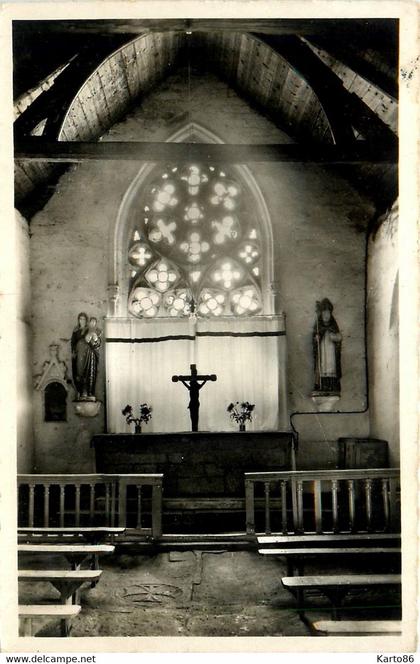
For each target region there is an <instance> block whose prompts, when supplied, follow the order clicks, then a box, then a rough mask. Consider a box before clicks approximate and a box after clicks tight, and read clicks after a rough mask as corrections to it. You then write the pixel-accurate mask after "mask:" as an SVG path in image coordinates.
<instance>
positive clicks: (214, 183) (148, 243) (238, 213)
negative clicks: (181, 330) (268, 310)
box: [127, 164, 262, 318]
mask: <svg viewBox="0 0 420 664" xmlns="http://www.w3.org/2000/svg"><path fill="white" fill-rule="evenodd" d="M127 259H128V260H127V266H128V278H129V280H130V289H129V301H128V308H129V311H130V313H131V314H132V315H133V316H136V317H139V318H154V317H168V316H175V317H179V316H188V315H189V314H190V313H191V312H193V311H194V312H195V313H196V314H197V315H199V316H203V317H206V316H245V315H247V316H250V315H256V314H258V313H261V307H262V304H261V282H260V280H261V260H262V251H261V241H260V234H259V224H258V219H257V218H256V216H255V212H254V207H253V206H252V204H250V201H249V195H248V194H247V192H246V191H245V190H244V188H243V187H242V186H241V184H239V182H238V181H237V179H236V178H235V176H234V175H233V174H230V173H229V172H227V170H221V169H220V168H217V167H216V166H211V165H210V166H207V165H200V164H192V165H189V166H186V167H183V168H179V167H176V166H174V167H168V168H166V169H165V170H164V172H163V173H162V171H160V173H159V175H157V176H156V171H155V172H154V175H153V174H152V176H151V178H150V179H149V181H148V182H146V184H145V186H144V188H143V194H142V199H140V207H139V209H138V212H137V217H136V222H135V224H134V226H133V227H132V229H131V235H130V241H129V245H128V253H127Z"/></svg>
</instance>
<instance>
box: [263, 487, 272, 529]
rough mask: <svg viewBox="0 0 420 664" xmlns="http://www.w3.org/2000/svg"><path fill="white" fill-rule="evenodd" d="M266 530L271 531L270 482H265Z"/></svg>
mask: <svg viewBox="0 0 420 664" xmlns="http://www.w3.org/2000/svg"><path fill="white" fill-rule="evenodd" d="M264 508H265V509H264V512H265V532H266V533H267V534H270V533H271V525H270V482H264Z"/></svg>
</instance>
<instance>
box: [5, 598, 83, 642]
mask: <svg viewBox="0 0 420 664" xmlns="http://www.w3.org/2000/svg"><path fill="white" fill-rule="evenodd" d="M81 608H82V607H81V606H79V605H77V604H71V605H69V604H27V605H25V604H19V609H18V612H19V618H20V619H21V624H22V636H35V635H34V632H33V621H34V620H35V619H37V618H41V619H45V618H49V619H51V618H60V619H61V635H62V636H69V634H70V629H71V624H70V619H71V618H73V617H74V616H77V615H78V614H79V613H80V611H81ZM63 623H64V625H63Z"/></svg>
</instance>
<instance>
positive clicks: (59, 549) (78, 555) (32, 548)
mask: <svg viewBox="0 0 420 664" xmlns="http://www.w3.org/2000/svg"><path fill="white" fill-rule="evenodd" d="M17 550H18V554H25V553H26V554H41V555H42V554H44V555H54V556H55V555H59V556H60V555H61V556H64V557H65V558H66V560H68V562H69V563H70V565H71V568H72V569H73V570H80V569H81V566H82V564H83V563H84V562H85V561H89V560H90V561H91V569H95V570H97V569H99V556H101V555H105V554H110V553H114V551H115V546H113V545H112V544H18V547H17Z"/></svg>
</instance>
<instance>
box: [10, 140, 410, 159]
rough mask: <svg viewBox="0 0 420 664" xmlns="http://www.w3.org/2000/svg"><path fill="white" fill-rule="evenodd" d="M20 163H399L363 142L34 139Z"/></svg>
mask: <svg viewBox="0 0 420 664" xmlns="http://www.w3.org/2000/svg"><path fill="white" fill-rule="evenodd" d="M15 159H17V160H19V161H32V160H36V161H47V162H82V161H87V160H99V161H100V160H114V161H121V160H122V161H124V160H125V161H133V160H134V161H141V162H155V161H158V162H161V161H163V162H167V163H179V162H191V161H200V162H205V163H222V164H235V163H237V164H245V163H248V162H306V163H308V162H310V163H320V164H327V163H328V164H336V163H355V164H357V163H366V162H367V163H396V162H397V160H398V154H397V148H396V146H389V145H386V144H379V145H372V144H369V143H365V142H362V141H359V142H357V143H354V144H352V145H350V146H337V145H308V144H306V145H299V144H294V143H292V144H280V145H278V144H271V143H270V144H264V145H256V144H252V145H242V144H240V145H232V144H215V143H209V144H207V143H147V142H120V141H104V142H99V143H88V142H75V141H67V142H66V141H55V142H48V141H45V140H44V139H43V138H42V137H41V138H39V137H32V138H30V139H25V140H22V141H17V142H16V144H15Z"/></svg>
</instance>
